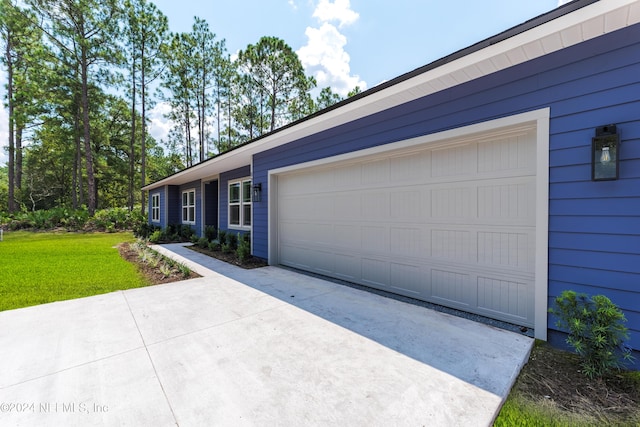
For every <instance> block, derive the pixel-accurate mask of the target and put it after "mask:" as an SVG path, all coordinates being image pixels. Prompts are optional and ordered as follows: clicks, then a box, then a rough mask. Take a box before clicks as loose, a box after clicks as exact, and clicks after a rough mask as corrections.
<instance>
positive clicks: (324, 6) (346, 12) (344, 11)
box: [313, 0, 360, 28]
mask: <svg viewBox="0 0 640 427" xmlns="http://www.w3.org/2000/svg"><path fill="white" fill-rule="evenodd" d="M313 17H314V18H318V20H319V21H320V22H331V21H338V22H339V27H340V28H342V27H343V26H345V25H351V24H353V23H354V22H356V21H357V20H358V18H359V17H360V15H359V14H358V13H357V12H354V11H353V10H351V4H350V3H349V0H335V1H334V2H333V3H331V2H330V1H329V0H320V2H319V3H318V6H317V7H316V10H315V11H314V12H313Z"/></svg>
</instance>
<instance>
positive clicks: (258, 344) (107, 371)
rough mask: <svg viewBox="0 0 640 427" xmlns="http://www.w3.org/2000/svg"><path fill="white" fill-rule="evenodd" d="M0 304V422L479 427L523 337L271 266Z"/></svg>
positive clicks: (204, 260)
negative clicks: (17, 305)
mask: <svg viewBox="0 0 640 427" xmlns="http://www.w3.org/2000/svg"><path fill="white" fill-rule="evenodd" d="M160 250H162V251H164V252H166V253H170V254H171V256H173V257H174V258H177V259H179V260H182V261H186V260H185V259H184V258H183V256H184V257H188V258H189V261H188V263H189V264H190V266H192V267H194V269H196V270H197V271H198V272H199V273H200V274H201V275H203V277H201V278H198V279H193V280H188V281H184V282H178V283H172V284H167V285H159V286H152V287H148V288H140V289H131V290H127V291H121V292H114V293H110V294H105V295H98V296H94V297H89V298H82V299H78V300H72V301H64V302H57V303H51V304H45V305H41V306H36V307H28V308H24V309H18V310H11V311H5V312H0V425H2V426H120V425H131V426H176V425H178V426H183V427H186V426H268V425H278V426H325V425H331V426H333V425H340V426H389V425H394V426H487V425H490V424H491V423H492V420H493V419H494V416H495V414H496V413H497V411H498V410H499V408H500V406H501V404H502V402H503V400H504V398H505V397H506V395H507V394H508V392H509V389H510V387H511V385H512V383H513V381H514V380H515V378H516V376H517V374H518V372H519V370H520V368H521V366H522V365H523V364H524V362H525V360H526V358H527V356H528V353H529V351H530V349H531V346H532V339H530V338H527V337H524V336H521V335H517V334H514V333H511V332H507V331H503V330H499V329H495V328H492V327H489V326H486V325H482V324H479V323H475V322H472V321H469V320H465V319H461V318H457V317H453V316H449V315H447V314H442V313H437V312H434V311H430V310H428V309H425V308H421V307H417V306H413V305H410V304H406V303H403V302H399V301H395V300H392V299H388V298H384V297H381V296H378V295H374V294H371V293H367V292H362V291H359V290H356V289H352V288H349V287H346V286H341V285H338V284H334V283H331V282H327V281H324V280H320V279H317V278H313V277H309V276H306V275H302V274H298V273H295V272H291V271H288V270H284V269H279V268H275V267H266V268H261V269H257V270H243V269H240V268H236V267H233V266H230V265H228V264H225V263H222V262H219V261H217V260H214V259H211V258H209V257H206V256H203V255H200V254H198V253H195V252H193V251H190V250H188V249H185V248H183V247H182V246H180V245H167V246H165V247H164V248H160Z"/></svg>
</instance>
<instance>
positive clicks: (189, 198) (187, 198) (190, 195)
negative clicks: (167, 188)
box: [182, 190, 196, 224]
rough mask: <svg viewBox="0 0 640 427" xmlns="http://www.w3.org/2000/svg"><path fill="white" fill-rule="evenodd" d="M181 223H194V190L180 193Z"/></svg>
mask: <svg viewBox="0 0 640 427" xmlns="http://www.w3.org/2000/svg"><path fill="white" fill-rule="evenodd" d="M182 223H183V224H195V223H196V190H187V191H184V192H183V193H182Z"/></svg>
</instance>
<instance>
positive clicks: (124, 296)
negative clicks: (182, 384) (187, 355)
mask: <svg viewBox="0 0 640 427" xmlns="http://www.w3.org/2000/svg"><path fill="white" fill-rule="evenodd" d="M122 297H123V298H124V301H125V302H126V303H127V308H128V309H129V313H130V314H131V318H132V319H133V323H134V324H135V325H136V329H137V330H138V334H140V339H141V340H142V345H143V346H144V351H145V352H146V353H147V357H148V358H149V363H151V367H152V368H153V373H154V374H155V375H156V378H157V379H158V384H159V385H160V389H161V390H162V394H163V395H164V398H165V400H166V402H167V405H168V406H169V410H170V411H171V416H172V417H173V421H174V422H175V425H176V426H179V425H180V424H179V423H178V418H177V417H176V413H175V412H174V410H173V406H172V405H171V401H170V400H169V396H167V392H166V390H165V389H164V385H163V384H162V381H161V380H160V375H158V370H157V369H156V365H155V363H153V358H151V354H150V353H149V348H148V347H147V342H146V341H145V339H144V336H143V335H142V332H141V331H140V327H139V326H138V321H137V319H136V316H135V315H134V314H133V310H131V305H129V300H128V299H127V295H126V294H125V293H124V291H123V292H122Z"/></svg>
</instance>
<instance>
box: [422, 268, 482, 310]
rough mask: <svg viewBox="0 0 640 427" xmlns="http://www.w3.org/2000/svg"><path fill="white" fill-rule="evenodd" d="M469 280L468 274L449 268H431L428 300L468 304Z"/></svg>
mask: <svg viewBox="0 0 640 427" xmlns="http://www.w3.org/2000/svg"><path fill="white" fill-rule="evenodd" d="M471 293H472V290H471V280H470V277H469V275H468V274H465V273H460V272H456V271H449V270H438V269H431V295H430V297H431V298H430V300H432V301H434V300H435V301H437V302H439V303H441V304H442V303H446V304H445V305H447V304H450V303H455V306H456V307H461V306H465V307H467V306H469V299H470V294H471Z"/></svg>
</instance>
